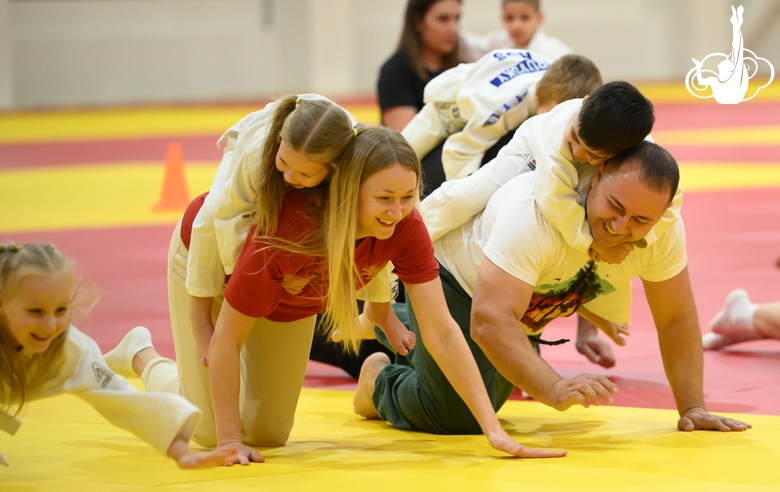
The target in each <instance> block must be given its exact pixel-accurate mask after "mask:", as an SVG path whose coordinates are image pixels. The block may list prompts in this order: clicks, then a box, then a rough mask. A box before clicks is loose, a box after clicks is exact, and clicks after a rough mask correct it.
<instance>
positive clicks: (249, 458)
mask: <svg viewBox="0 0 780 492" xmlns="http://www.w3.org/2000/svg"><path fill="white" fill-rule="evenodd" d="M231 448H233V449H236V450H237V451H238V452H237V453H236V455H235V456H234V457H233V458H232V459H227V460H225V466H231V465H235V464H236V463H238V464H239V465H242V466H246V465H248V464H249V463H252V462H254V463H262V462H264V461H265V458H263V457H262V456H260V453H258V452H257V450H256V449H255V448H252V447H249V446H247V445H246V444H244V443H239V442H228V443H225V444H222V445H221V446H219V447H218V448H217V449H218V450H219V449H231Z"/></svg>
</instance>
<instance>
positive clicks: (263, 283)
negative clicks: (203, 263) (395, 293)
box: [182, 191, 439, 322]
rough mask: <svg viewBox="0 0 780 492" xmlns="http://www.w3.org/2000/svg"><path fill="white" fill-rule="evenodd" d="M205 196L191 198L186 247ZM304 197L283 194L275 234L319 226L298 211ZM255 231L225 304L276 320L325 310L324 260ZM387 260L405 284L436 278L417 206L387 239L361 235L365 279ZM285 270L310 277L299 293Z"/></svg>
mask: <svg viewBox="0 0 780 492" xmlns="http://www.w3.org/2000/svg"><path fill="white" fill-rule="evenodd" d="M205 196H206V194H203V195H201V196H199V197H197V198H196V199H195V200H194V201H193V202H192V204H191V205H190V206H189V207H188V209H187V211H186V212H185V214H184V219H183V220H182V241H183V242H184V244H185V245H186V246H187V247H188V248H189V243H190V235H191V231H192V223H193V221H194V220H195V216H196V215H197V213H198V210H200V207H201V206H202V205H203V201H204V200H205ZM304 199H305V198H303V197H302V196H301V194H300V193H298V192H295V191H291V192H288V193H287V195H285V199H284V202H283V204H282V210H281V213H280V215H279V226H278V227H277V230H276V233H275V234H274V236H276V237H280V238H284V239H287V240H292V241H294V240H295V239H296V238H302V237H305V236H306V235H307V234H310V233H312V232H313V231H314V230H315V228H316V227H319V224H316V223H313V222H312V221H311V220H310V219H309V218H307V217H306V215H305V214H304V213H303V211H302V210H303V208H302V207H303V206H304V204H305V203H304V201H303V200H304ZM254 231H255V228H254V227H252V229H251V230H250V232H249V235H248V236H247V240H246V242H245V243H244V247H243V248H242V249H241V252H240V253H239V256H238V260H237V262H236V266H235V268H234V269H233V275H231V276H229V277H228V281H227V285H226V287H225V299H226V300H227V301H228V302H229V303H230V305H231V306H233V307H234V308H235V309H236V310H238V311H239V312H240V313H242V314H245V315H247V316H251V317H253V318H267V319H269V320H271V321H276V322H288V321H296V320H299V319H303V318H307V317H309V316H312V315H315V314H317V313H320V312H322V311H324V310H325V306H326V302H327V299H326V294H327V288H328V278H327V262H326V260H325V258H322V257H315V256H309V255H302V254H298V253H290V252H289V251H285V250H280V249H277V248H274V247H273V246H271V247H269V243H268V241H267V239H265V238H263V237H259V238H258V237H254ZM185 236H186V237H185ZM388 261H392V262H393V265H394V267H395V269H394V270H393V272H394V273H395V274H396V275H398V277H399V278H400V279H401V280H402V281H403V282H405V283H408V284H419V283H424V282H428V281H431V280H434V279H436V278H437V277H438V275H439V265H438V263H437V262H436V258H434V256H433V245H432V244H431V240H430V236H429V235H428V230H427V229H426V228H425V223H424V222H423V220H422V217H421V216H420V214H419V212H417V211H416V210H413V211H412V213H411V214H409V216H407V217H406V218H405V219H404V220H402V221H400V222H399V223H398V225H397V226H396V228H395V231H394V232H393V235H392V237H390V238H389V239H385V240H379V239H377V238H375V237H366V238H363V239H362V240H361V241H360V244H358V245H357V247H356V248H355V263H356V266H357V268H358V270H359V271H361V275H363V282H364V283H368V281H370V280H371V278H370V277H368V276H366V275H364V274H363V273H362V269H363V268H365V267H370V266H376V267H384V265H385V264H386V263H387V262H388ZM285 274H293V275H296V276H299V277H301V276H305V277H311V280H310V281H309V283H308V284H307V285H306V287H305V288H304V289H303V291H302V292H301V293H300V294H297V295H294V294H290V293H289V292H287V291H286V290H284V289H283V288H282V283H281V282H282V277H283V276H284V275H285Z"/></svg>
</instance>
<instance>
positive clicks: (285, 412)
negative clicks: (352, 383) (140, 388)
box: [141, 221, 316, 447]
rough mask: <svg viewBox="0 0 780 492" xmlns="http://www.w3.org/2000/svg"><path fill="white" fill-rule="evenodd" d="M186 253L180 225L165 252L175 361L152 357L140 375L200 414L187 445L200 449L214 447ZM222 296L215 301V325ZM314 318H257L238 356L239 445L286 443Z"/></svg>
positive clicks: (206, 375) (214, 434) (151, 387)
mask: <svg viewBox="0 0 780 492" xmlns="http://www.w3.org/2000/svg"><path fill="white" fill-rule="evenodd" d="M186 275H187V248H186V247H185V246H184V244H183V243H182V241H181V221H180V222H179V225H178V226H176V230H175V231H174V233H173V238H172V239H171V245H170V249H169V251H168V304H169V308H170V313H171V326H172V328H173V342H174V346H175V348H176V361H177V362H174V361H172V360H170V359H164V358H158V359H155V360H153V361H152V362H150V363H149V364H148V365H147V367H146V369H145V370H144V373H143V374H142V375H141V377H142V379H143V382H144V385H145V386H146V388H147V389H148V390H149V391H163V392H168V393H177V394H181V395H182V396H184V397H185V398H186V399H187V400H189V401H190V402H192V403H193V404H194V405H195V406H197V407H198V408H199V409H200V410H201V411H202V412H203V418H202V419H201V421H200V422H199V424H198V426H197V428H196V429H195V433H194V435H193V441H195V442H196V443H197V444H200V445H201V446H205V447H214V446H216V444H217V432H216V424H215V421H214V410H213V406H212V403H211V394H210V390H209V371H208V368H207V367H204V366H203V365H201V363H200V361H199V357H198V351H197V348H196V346H195V337H194V336H193V330H192V324H191V322H190V314H189V313H190V303H191V299H192V297H191V296H190V295H189V294H188V293H187V290H186V288H185V287H184V285H185V281H186ZM223 300H224V298H223V297H221V296H220V297H218V298H215V300H214V306H213V310H212V316H213V319H214V321H215V322H216V319H217V316H218V314H219V310H220V308H221V306H222V301H223ZM315 322H316V316H311V317H308V318H305V319H302V320H298V321H292V322H288V323H278V322H274V321H269V320H267V319H264V318H260V319H258V320H257V322H256V323H255V326H254V328H253V329H252V332H251V333H250V334H249V337H248V338H247V341H246V344H245V345H244V348H243V350H242V351H241V391H240V399H239V408H240V413H241V431H242V435H243V439H244V442H245V443H246V444H248V445H251V446H260V447H274V446H282V445H284V444H285V443H286V442H287V439H288V437H289V436H290V431H291V430H292V426H293V422H294V417H295V408H296V406H297V405H298V397H299V395H300V392H301V387H302V385H303V378H304V375H305V373H306V365H307V363H308V360H309V351H310V349H311V341H312V336H313V334H314V326H315Z"/></svg>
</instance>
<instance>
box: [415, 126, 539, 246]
mask: <svg viewBox="0 0 780 492" xmlns="http://www.w3.org/2000/svg"><path fill="white" fill-rule="evenodd" d="M515 137H516V138H517V137H518V135H517V134H515ZM514 142H515V138H513V139H512V140H511V141H510V142H509V143H508V144H507V145H506V146H505V147H504V148H502V149H501V151H500V152H499V153H498V156H496V158H495V159H493V160H492V161H490V162H489V163H487V164H486V165H484V166H482V167H481V168H479V170H477V172H475V173H474V174H472V175H470V176H467V177H465V178H463V179H457V180H453V181H445V182H444V183H443V184H442V186H441V187H440V188H439V189H437V190H435V191H434V192H433V193H431V194H430V195H428V196H427V197H426V198H425V200H423V201H422V204H421V208H420V212H421V213H422V216H423V220H424V221H425V225H426V227H427V228H428V233H429V234H430V235H431V241H436V240H438V239H439V238H441V237H442V236H444V235H445V234H447V233H448V232H450V231H452V230H454V229H457V228H458V227H460V226H462V225H463V224H465V223H466V222H468V221H469V220H471V219H472V218H473V217H474V216H476V215H477V214H479V213H480V212H482V211H483V210H484V209H485V206H486V205H487V203H488V201H489V200H490V197H491V196H493V193H495V191H496V190H497V189H499V188H500V187H501V185H503V184H504V183H506V182H507V181H509V180H510V179H512V178H513V177H515V176H517V175H518V174H520V173H522V172H524V171H525V170H526V169H528V168H527V167H526V164H527V163H528V160H529V159H530V157H531V156H530V155H528V154H527V153H524V151H523V150H522V149H523V148H524V146H522V145H513V143H514Z"/></svg>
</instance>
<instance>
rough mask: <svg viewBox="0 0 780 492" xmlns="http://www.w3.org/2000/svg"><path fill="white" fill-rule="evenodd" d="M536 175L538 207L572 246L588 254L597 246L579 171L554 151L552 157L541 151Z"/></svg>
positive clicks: (536, 156)
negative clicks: (582, 196)
mask: <svg viewBox="0 0 780 492" xmlns="http://www.w3.org/2000/svg"><path fill="white" fill-rule="evenodd" d="M534 156H535V158H536V171H535V173H534V177H535V179H534V181H535V183H534V184H535V193H536V203H537V204H538V205H539V210H540V211H541V212H542V215H543V216H544V218H545V219H546V220H547V222H549V223H550V224H551V225H552V226H553V227H554V228H555V229H556V230H557V231H558V232H560V233H561V235H562V236H563V238H564V240H565V241H566V243H567V244H569V246H571V247H572V248H574V249H575V250H577V251H581V252H587V251H588V249H589V248H590V245H591V243H592V242H593V237H592V236H591V235H590V228H589V227H588V223H587V221H586V220H585V208H584V206H583V204H582V202H581V200H582V199H581V198H580V194H579V193H578V192H577V186H578V184H579V176H578V174H577V168H576V167H575V166H574V164H572V163H571V162H568V161H567V160H566V159H565V158H563V156H562V155H561V153H560V151H554V153H553V154H552V155H551V154H549V153H546V152H545V151H544V150H541V151H537V149H536V147H534Z"/></svg>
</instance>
